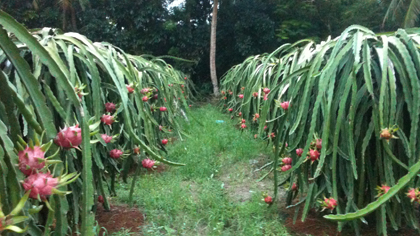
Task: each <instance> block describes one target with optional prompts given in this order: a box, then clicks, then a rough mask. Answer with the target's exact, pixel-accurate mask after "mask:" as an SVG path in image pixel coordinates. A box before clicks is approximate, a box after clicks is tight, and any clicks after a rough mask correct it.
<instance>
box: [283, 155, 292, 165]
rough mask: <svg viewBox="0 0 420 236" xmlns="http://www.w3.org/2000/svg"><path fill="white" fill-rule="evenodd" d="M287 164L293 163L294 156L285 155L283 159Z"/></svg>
mask: <svg viewBox="0 0 420 236" xmlns="http://www.w3.org/2000/svg"><path fill="white" fill-rule="evenodd" d="M281 161H282V162H283V163H284V164H285V165H291V164H292V158H290V157H285V158H283V159H282V160H281Z"/></svg>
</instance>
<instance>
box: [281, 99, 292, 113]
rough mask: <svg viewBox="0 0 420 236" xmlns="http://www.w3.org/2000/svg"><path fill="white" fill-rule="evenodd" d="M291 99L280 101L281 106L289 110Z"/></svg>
mask: <svg viewBox="0 0 420 236" xmlns="http://www.w3.org/2000/svg"><path fill="white" fill-rule="evenodd" d="M289 104H290V103H289V101H286V102H282V103H280V106H281V108H283V110H285V111H287V110H288V109H289Z"/></svg>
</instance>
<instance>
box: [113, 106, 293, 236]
mask: <svg viewBox="0 0 420 236" xmlns="http://www.w3.org/2000/svg"><path fill="white" fill-rule="evenodd" d="M189 118H190V121H191V122H190V123H189V124H188V123H186V124H185V125H184V126H185V129H186V131H187V132H188V133H189V134H190V135H191V137H190V138H187V139H185V140H184V141H176V142H175V143H174V144H168V145H167V146H168V152H169V153H168V155H167V158H168V159H170V160H171V161H176V162H182V163H185V164H186V166H185V167H170V168H167V169H166V170H165V171H164V172H162V173H159V174H152V175H142V176H141V178H140V179H139V180H138V181H137V183H136V189H135V192H134V199H135V204H136V205H137V206H138V207H139V208H140V210H141V211H142V212H143V213H144V214H146V224H145V226H144V227H143V228H142V233H143V235H247V236H250V235H289V234H288V233H287V231H286V229H285V227H284V226H283V224H282V222H281V221H280V219H279V213H278V212H277V207H271V208H267V205H266V204H265V203H264V202H263V201H262V192H261V191H267V192H268V193H270V194H271V193H272V186H271V185H272V184H271V183H272V182H271V180H267V181H262V182H260V183H256V180H257V179H258V178H259V177H260V176H261V175H262V174H260V173H259V172H258V173H257V174H255V173H254V172H253V171H252V170H253V169H256V168H257V167H259V166H261V165H262V164H264V163H266V162H267V161H268V157H269V155H270V154H271V153H270V152H271V148H269V147H267V143H266V142H263V141H258V140H254V139H253V137H252V136H253V135H252V134H250V133H249V131H244V132H241V131H240V130H238V129H236V128H235V127H234V123H235V122H238V120H237V119H235V120H233V121H232V120H230V116H228V115H226V114H222V113H220V112H219V111H218V110H217V109H216V108H215V107H213V106H210V105H207V106H204V107H201V108H198V109H194V110H193V111H192V112H191V115H190V117H189ZM216 120H224V121H225V123H222V124H217V123H216ZM197 121H199V122H197ZM247 125H248V123H247ZM257 161H258V162H259V163H260V164H255V163H256V162H257ZM258 165H259V166H258ZM130 183H131V179H129V182H128V183H127V184H124V183H120V184H119V185H117V194H118V198H117V200H116V201H118V202H121V203H126V202H128V193H129V189H130Z"/></svg>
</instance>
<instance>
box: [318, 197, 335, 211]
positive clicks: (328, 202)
mask: <svg viewBox="0 0 420 236" xmlns="http://www.w3.org/2000/svg"><path fill="white" fill-rule="evenodd" d="M321 205H322V207H323V208H324V210H325V209H329V210H334V208H335V207H336V206H337V205H338V204H337V200H335V199H334V198H332V197H330V198H326V197H324V201H323V202H322V204H321Z"/></svg>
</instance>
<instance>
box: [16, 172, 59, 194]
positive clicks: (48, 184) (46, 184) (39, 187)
mask: <svg viewBox="0 0 420 236" xmlns="http://www.w3.org/2000/svg"><path fill="white" fill-rule="evenodd" d="M58 182H59V181H58V178H53V176H52V175H51V174H50V173H41V172H39V173H35V174H32V175H30V176H28V177H27V178H26V179H25V180H24V182H23V184H22V185H23V188H24V189H25V191H28V190H31V193H30V194H29V197H30V198H32V199H38V195H39V197H40V198H41V200H46V199H47V197H48V196H50V195H51V194H52V193H53V189H55V188H56V187H57V185H58Z"/></svg>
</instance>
